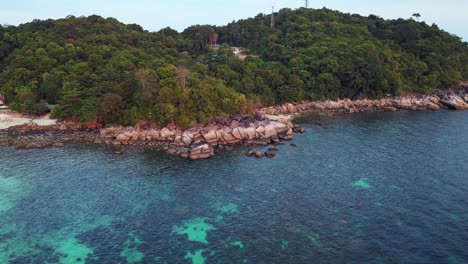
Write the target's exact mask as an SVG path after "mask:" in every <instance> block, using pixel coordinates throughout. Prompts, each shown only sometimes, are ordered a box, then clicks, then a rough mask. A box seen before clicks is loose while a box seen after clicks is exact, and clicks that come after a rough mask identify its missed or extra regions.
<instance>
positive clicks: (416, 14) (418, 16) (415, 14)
mask: <svg viewBox="0 0 468 264" xmlns="http://www.w3.org/2000/svg"><path fill="white" fill-rule="evenodd" d="M412 16H413V17H415V18H416V20H417V21H418V22H419V18H420V17H421V14H419V13H414V14H413V15H412Z"/></svg>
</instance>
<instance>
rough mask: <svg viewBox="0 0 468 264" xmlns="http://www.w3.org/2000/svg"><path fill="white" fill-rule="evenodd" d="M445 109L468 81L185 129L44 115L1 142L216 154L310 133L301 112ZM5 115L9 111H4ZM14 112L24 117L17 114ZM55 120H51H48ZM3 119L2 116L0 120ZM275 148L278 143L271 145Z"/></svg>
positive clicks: (4, 132) (467, 105)
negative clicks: (299, 118)
mask: <svg viewBox="0 0 468 264" xmlns="http://www.w3.org/2000/svg"><path fill="white" fill-rule="evenodd" d="M440 109H452V110H463V109H468V83H463V84H461V85H460V88H459V89H456V90H451V91H439V92H436V93H434V94H430V95H416V94H414V95H408V96H397V97H386V98H382V99H360V100H350V99H342V100H337V101H331V100H323V101H305V102H301V103H285V104H282V105H278V106H272V107H266V108H261V109H259V110H258V111H257V114H256V115H255V117H250V116H240V115H234V116H230V117H226V118H223V117H214V118H212V122H210V123H209V124H207V125H203V126H201V125H200V126H195V127H191V128H188V129H181V128H178V127H177V126H174V125H169V126H166V127H163V128H158V127H155V126H153V125H151V124H150V123H145V122H142V123H140V124H139V125H137V126H133V127H132V126H129V127H124V126H111V127H106V128H100V127H99V125H98V124H97V123H79V122H57V123H55V121H54V120H50V119H45V118H39V119H35V120H43V122H42V124H45V125H41V123H40V122H33V121H31V122H28V123H25V124H21V125H17V126H12V127H8V128H5V129H0V147H6V146H14V147H16V148H18V149H32V148H46V147H63V146H64V145H65V144H101V145H110V146H113V148H114V149H115V153H116V154H122V153H123V147H124V146H129V145H132V146H151V147H158V148H162V149H164V150H166V151H167V152H168V153H169V154H172V155H178V156H180V157H182V158H186V159H190V160H198V159H205V158H210V157H212V156H214V155H215V153H216V152H217V151H219V150H229V149H230V148H232V146H234V145H238V144H243V145H249V146H254V145H260V146H266V145H269V144H279V143H281V142H282V141H283V140H286V141H287V140H292V139H293V133H304V132H305V131H304V129H303V128H301V127H300V126H298V125H294V124H293V123H292V119H293V118H294V117H296V116H302V115H308V114H314V113H357V112H372V111H397V110H418V111H436V110H440ZM3 115H5V114H3ZM8 115H10V116H16V118H22V117H21V116H20V115H18V114H17V113H9V114H8ZM46 120H49V121H46ZM1 122H2V120H1V119H0V123H1ZM271 149H272V150H275V149H274V147H272V148H271ZM247 155H249V156H256V157H263V156H266V157H274V153H273V152H272V151H267V152H266V153H261V152H254V151H248V153H247Z"/></svg>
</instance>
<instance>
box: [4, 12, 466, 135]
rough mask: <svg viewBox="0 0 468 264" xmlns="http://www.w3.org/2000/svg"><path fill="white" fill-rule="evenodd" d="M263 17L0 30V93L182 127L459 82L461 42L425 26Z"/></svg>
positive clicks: (85, 20) (19, 105) (71, 113)
mask: <svg viewBox="0 0 468 264" xmlns="http://www.w3.org/2000/svg"><path fill="white" fill-rule="evenodd" d="M275 21H276V25H275V29H274V30H271V28H270V24H269V23H270V17H269V16H268V15H263V14H259V15H257V16H256V17H254V18H249V19H242V20H239V21H234V22H232V23H230V24H228V25H226V26H222V27H216V26H210V25H194V26H191V27H189V28H187V29H186V30H184V31H183V32H181V33H179V32H177V31H175V30H173V29H171V28H165V29H162V30H160V31H159V32H148V31H145V30H143V28H142V27H141V26H139V25H136V24H130V25H125V24H123V23H121V22H119V21H117V20H116V19H114V18H102V17H100V16H96V15H93V16H89V17H73V16H69V17H67V18H65V19H58V20H52V19H49V20H34V21H33V22H31V23H26V24H22V25H20V26H18V27H15V26H9V27H0V93H1V94H3V95H5V97H6V99H7V100H8V101H9V103H10V107H11V108H12V109H14V110H18V111H22V112H27V113H40V112H44V111H46V110H47V109H48V107H47V105H51V104H52V105H56V107H55V108H54V109H53V110H52V114H53V115H54V116H55V117H58V118H75V119H78V120H80V121H83V122H85V121H94V120H97V121H100V122H102V123H105V124H124V125H129V124H135V123H137V122H139V121H141V120H153V121H154V122H156V123H159V124H161V125H165V124H167V123H169V122H174V123H177V124H179V125H182V126H187V125H190V124H191V123H192V122H200V123H203V122H206V121H207V119H208V118H209V117H211V116H215V115H221V116H225V115H229V114H237V113H249V112H251V111H252V109H253V108H254V107H257V106H267V105H272V104H277V103H282V102H287V101H288V102H289V101H301V100H303V99H325V98H330V99H334V98H338V97H349V98H359V97H382V96H384V95H386V94H391V95H401V94H406V93H414V92H423V93H430V92H433V91H434V89H445V88H447V87H450V86H452V85H453V84H455V83H456V82H458V81H461V80H467V79H468V46H467V43H463V42H462V41H461V40H460V38H459V37H457V36H454V35H451V34H449V33H447V32H444V31H443V30H440V29H439V28H438V27H437V26H436V25H431V26H429V25H427V24H425V23H424V22H422V23H419V22H416V21H415V20H413V19H408V20H404V19H399V20H384V19H382V18H379V17H376V16H373V15H371V16H369V17H362V16H359V15H351V14H344V13H340V12H337V11H332V10H329V9H320V10H314V9H305V8H300V9H296V10H291V9H282V10H280V11H279V12H278V13H277V14H275ZM214 43H217V44H221V46H220V47H219V48H216V49H215V48H213V47H212V45H213V44H214ZM230 46H233V47H234V46H235V47H243V48H246V54H247V55H249V56H247V58H245V60H241V59H240V58H238V57H236V56H234V55H233V53H232V52H231V50H230Z"/></svg>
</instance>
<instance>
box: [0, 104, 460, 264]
mask: <svg viewBox="0 0 468 264" xmlns="http://www.w3.org/2000/svg"><path fill="white" fill-rule="evenodd" d="M299 121H301V122H302V123H303V126H304V127H305V129H306V130H307V133H306V134H302V135H297V134H296V135H295V139H294V140H293V141H292V142H293V143H295V144H297V147H293V146H290V145H289V142H288V143H286V144H284V145H280V146H279V151H278V153H277V156H276V157H275V158H273V159H261V160H259V159H255V158H249V157H247V156H245V155H244V153H245V151H246V148H245V147H236V148H235V149H234V150H232V151H224V152H221V153H219V154H218V155H216V156H215V157H214V158H212V159H209V160H204V161H197V162H189V161H186V160H182V159H180V158H177V157H172V156H168V155H166V154H165V153H164V152H161V151H157V150H151V149H140V148H130V149H127V150H125V154H124V155H116V154H114V152H113V150H112V149H111V148H108V147H98V146H68V147H65V148H51V149H45V150H15V149H13V148H1V149H0V153H1V154H0V155H1V159H0V263H58V262H60V263H85V262H86V263H192V262H193V263H204V262H205V263H468V112H466V111H464V112H463V111H460V112H449V111H441V112H396V113H367V114H353V115H337V116H312V117H308V118H304V119H302V120H299ZM318 122H320V123H321V125H318V124H317V123H318ZM258 149H260V150H263V149H265V148H264V147H259V148H258Z"/></svg>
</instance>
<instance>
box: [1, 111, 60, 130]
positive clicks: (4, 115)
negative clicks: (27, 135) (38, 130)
mask: <svg viewBox="0 0 468 264" xmlns="http://www.w3.org/2000/svg"><path fill="white" fill-rule="evenodd" d="M29 122H33V123H36V124H38V125H40V126H48V125H54V124H56V123H57V120H56V119H50V117H49V115H45V116H42V117H37V118H28V117H24V116H23V115H22V114H20V113H16V112H11V111H8V110H5V111H0V129H6V128H9V127H12V126H17V125H22V124H26V123H29Z"/></svg>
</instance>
